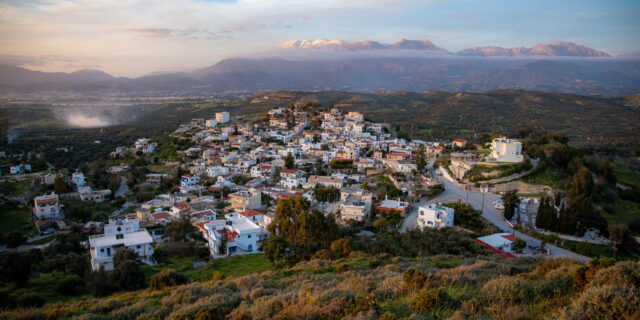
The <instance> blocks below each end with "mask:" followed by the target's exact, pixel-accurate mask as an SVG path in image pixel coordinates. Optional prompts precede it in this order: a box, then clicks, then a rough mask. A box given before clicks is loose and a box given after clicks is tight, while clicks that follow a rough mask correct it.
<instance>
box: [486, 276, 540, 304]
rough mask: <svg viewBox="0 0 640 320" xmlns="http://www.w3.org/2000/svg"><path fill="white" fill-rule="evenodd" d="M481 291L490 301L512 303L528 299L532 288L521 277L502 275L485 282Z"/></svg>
mask: <svg viewBox="0 0 640 320" xmlns="http://www.w3.org/2000/svg"><path fill="white" fill-rule="evenodd" d="M482 293H483V294H484V296H485V298H486V299H487V301H489V302H490V303H499V304H503V305H505V304H506V305H513V304H517V303H522V302H527V301H529V300H530V299H531V297H532V295H533V289H532V288H531V285H529V284H528V283H526V282H524V281H523V280H521V279H518V278H515V277H504V276H503V277H500V278H497V279H492V280H490V281H489V282H487V283H486V284H485V285H484V286H483V287H482Z"/></svg>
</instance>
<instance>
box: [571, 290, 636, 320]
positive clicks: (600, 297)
mask: <svg viewBox="0 0 640 320" xmlns="http://www.w3.org/2000/svg"><path fill="white" fill-rule="evenodd" d="M638 306H640V290H638V289H637V288H632V287H614V286H605V287H600V288H590V289H588V290H587V291H585V292H584V293H583V294H582V295H581V296H580V298H578V299H577V300H575V301H574V302H573V303H572V304H571V305H570V306H569V307H568V308H567V309H564V310H562V312H561V314H560V317H559V319H593V320H596V319H598V320H609V319H610V320H613V319H639V318H640V308H638Z"/></svg>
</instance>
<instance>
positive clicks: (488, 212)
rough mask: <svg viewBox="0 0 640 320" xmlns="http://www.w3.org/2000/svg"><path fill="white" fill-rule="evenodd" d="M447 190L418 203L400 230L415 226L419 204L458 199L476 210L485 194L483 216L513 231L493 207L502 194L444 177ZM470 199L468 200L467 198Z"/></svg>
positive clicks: (560, 252) (559, 253)
mask: <svg viewBox="0 0 640 320" xmlns="http://www.w3.org/2000/svg"><path fill="white" fill-rule="evenodd" d="M442 180H443V183H444V186H445V191H444V192H443V193H441V194H440V195H438V196H437V197H435V198H433V199H431V200H430V201H427V202H420V203H417V204H416V206H415V207H414V208H413V209H412V210H411V211H410V212H409V215H408V216H407V218H406V219H405V220H404V221H403V222H402V225H401V226H400V232H406V231H407V230H411V229H413V228H415V221H416V218H417V214H418V208H417V207H418V206H419V205H424V204H428V203H434V202H452V201H457V200H462V201H464V202H467V203H469V204H470V205H471V206H472V207H474V208H475V209H476V210H482V208H483V195H484V210H483V211H482V217H483V218H485V219H486V220H487V221H489V222H490V223H491V224H493V225H494V226H496V227H497V228H498V229H500V230H496V232H499V231H503V232H509V233H511V232H512V231H513V229H512V228H511V227H510V226H509V225H508V224H507V223H506V221H505V220H504V217H503V214H502V210H497V209H495V208H494V207H493V201H495V200H498V199H500V196H499V195H497V194H493V193H484V194H483V193H481V192H472V191H469V192H467V191H466V190H462V189H461V188H459V187H457V186H456V185H454V184H453V183H451V182H449V181H447V180H446V179H442ZM467 199H468V200H467ZM515 235H516V237H518V238H520V239H522V240H524V241H526V242H527V245H529V246H533V247H539V246H540V241H539V240H537V239H535V238H533V237H530V236H528V235H526V234H523V233H520V232H518V231H515ZM545 247H546V248H547V249H549V251H550V252H551V255H552V256H553V257H564V258H572V259H576V260H578V261H581V262H587V261H589V260H591V258H589V257H585V256H583V255H579V254H577V253H575V252H571V251H568V250H565V249H562V248H558V247H556V246H552V245H549V244H546V245H545Z"/></svg>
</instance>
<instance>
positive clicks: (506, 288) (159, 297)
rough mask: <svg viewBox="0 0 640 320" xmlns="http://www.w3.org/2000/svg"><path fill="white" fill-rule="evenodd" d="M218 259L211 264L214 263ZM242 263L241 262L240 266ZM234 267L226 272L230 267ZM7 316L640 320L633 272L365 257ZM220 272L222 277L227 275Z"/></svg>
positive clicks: (627, 265) (634, 268)
mask: <svg viewBox="0 0 640 320" xmlns="http://www.w3.org/2000/svg"><path fill="white" fill-rule="evenodd" d="M225 260H227V259H221V260H215V261H214V262H213V264H214V265H215V264H216V263H218V261H220V262H221V263H224V262H225ZM237 266H238V267H239V265H237ZM231 270H233V269H231ZM242 270H243V271H241V272H234V273H233V274H235V275H234V276H229V275H230V274H231V273H221V272H215V273H214V274H213V276H211V278H210V279H212V280H210V281H203V282H197V283H192V284H187V285H181V286H174V287H170V284H169V286H167V287H159V288H156V289H155V290H154V289H147V290H143V291H134V292H127V293H123V294H116V295H113V296H108V297H104V298H97V299H96V298H89V299H85V300H80V301H75V302H67V303H57V304H52V305H47V306H44V307H42V308H35V309H27V310H15V311H5V312H3V313H0V319H44V318H45V317H46V318H47V319H60V318H65V319H67V318H69V319H70V318H73V319H104V318H108V319H386V320H389V319H401V318H407V317H411V319H489V318H490V319H543V318H549V317H552V318H555V319H637V317H638V316H640V310H639V309H638V305H639V304H640V291H639V287H640V273H639V270H640V266H639V265H638V263H637V262H618V263H616V264H615V265H612V262H610V261H608V260H606V259H605V260H601V261H598V260H595V261H593V262H591V263H589V265H586V266H585V265H581V264H578V263H575V262H570V261H563V260H555V261H554V260H544V261H538V262H534V261H532V260H498V259H492V258H486V257H476V258H471V257H467V258H465V257H461V256H431V257H419V258H409V259H407V258H400V257H391V256H389V255H388V254H381V255H378V256H375V257H373V256H363V255H361V254H358V253H353V254H352V255H351V256H350V257H349V258H346V259H340V260H334V261H331V260H312V261H309V262H301V263H299V264H298V265H296V266H294V267H292V268H290V269H282V270H278V269H274V270H268V271H257V270H259V269H255V270H256V271H257V272H255V273H254V272H253V271H252V270H251V269H247V268H243V269H242ZM225 276H226V277H225Z"/></svg>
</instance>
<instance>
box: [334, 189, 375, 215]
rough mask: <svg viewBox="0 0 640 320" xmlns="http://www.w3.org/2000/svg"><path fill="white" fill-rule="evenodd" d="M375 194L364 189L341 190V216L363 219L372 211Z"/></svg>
mask: <svg viewBox="0 0 640 320" xmlns="http://www.w3.org/2000/svg"><path fill="white" fill-rule="evenodd" d="M372 203H373V194H371V193H370V192H364V191H363V190H362V189H343V190H342V191H341V192H340V202H338V208H339V209H340V217H341V218H343V219H345V220H357V221H363V220H364V219H365V218H366V217H367V216H369V214H370V213H371V204H372Z"/></svg>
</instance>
